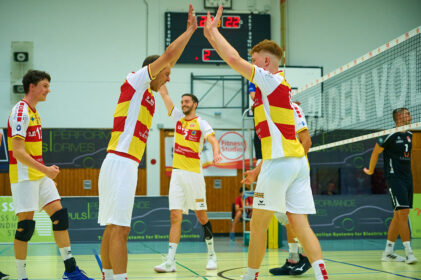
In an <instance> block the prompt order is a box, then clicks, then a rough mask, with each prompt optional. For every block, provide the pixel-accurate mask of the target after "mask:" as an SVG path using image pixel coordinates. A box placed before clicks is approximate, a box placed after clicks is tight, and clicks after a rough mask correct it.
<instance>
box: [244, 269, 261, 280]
mask: <svg viewBox="0 0 421 280" xmlns="http://www.w3.org/2000/svg"><path fill="white" fill-rule="evenodd" d="M244 276H245V277H246V278H245V279H252V280H257V277H258V276H259V269H254V268H250V267H247V272H246V275H244Z"/></svg>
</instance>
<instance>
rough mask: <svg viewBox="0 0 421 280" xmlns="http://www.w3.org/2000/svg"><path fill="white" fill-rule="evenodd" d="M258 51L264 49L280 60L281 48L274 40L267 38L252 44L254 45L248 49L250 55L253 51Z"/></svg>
mask: <svg viewBox="0 0 421 280" xmlns="http://www.w3.org/2000/svg"><path fill="white" fill-rule="evenodd" d="M260 51H266V52H268V53H270V54H273V55H274V56H276V57H277V58H278V59H279V60H281V58H282V55H283V51H282V48H281V47H280V46H279V45H278V44H277V43H276V42H275V41H272V40H267V39H265V40H263V41H261V42H260V43H257V44H256V45H254V47H253V48H252V49H251V51H250V54H251V55H252V54H253V53H258V52H260Z"/></svg>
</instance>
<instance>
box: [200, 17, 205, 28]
mask: <svg viewBox="0 0 421 280" xmlns="http://www.w3.org/2000/svg"><path fill="white" fill-rule="evenodd" d="M205 21H206V16H200V20H199V26H201V27H203V26H205Z"/></svg>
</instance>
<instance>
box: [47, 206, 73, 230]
mask: <svg viewBox="0 0 421 280" xmlns="http://www.w3.org/2000/svg"><path fill="white" fill-rule="evenodd" d="M50 219H51V221H52V222H53V231H62V230H66V229H68V228H69V215H68V214H67V208H62V209H60V210H58V211H57V212H55V213H54V214H53V215H52V216H51V217H50ZM57 221H58V223H57Z"/></svg>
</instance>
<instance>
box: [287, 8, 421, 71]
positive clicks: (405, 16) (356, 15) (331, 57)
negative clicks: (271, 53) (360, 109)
mask: <svg viewBox="0 0 421 280" xmlns="http://www.w3.org/2000/svg"><path fill="white" fill-rule="evenodd" d="M287 11H288V12H287V30H288V31H287V43H288V46H287V52H288V54H287V57H288V64H290V65H315V66H323V67H324V73H328V72H330V71H332V70H334V69H336V68H338V67H339V66H342V65H344V64H346V63H348V62H350V61H352V60H353V59H354V58H357V57H360V56H361V55H363V54H365V53H368V52H369V51H371V50H373V49H375V48H377V47H378V46H380V45H383V44H385V43H386V42H388V41H390V40H393V39H394V38H396V37H398V36H400V35H402V34H404V33H405V32H407V31H409V30H411V29H413V28H415V27H417V26H420V25H421V1H419V0H399V1H396V0H317V1H312V0H287Z"/></svg>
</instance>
